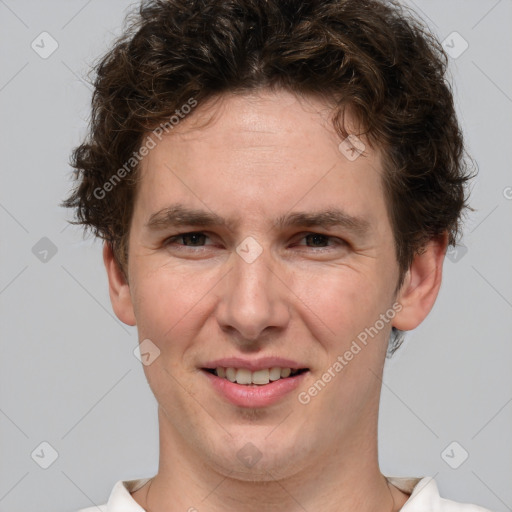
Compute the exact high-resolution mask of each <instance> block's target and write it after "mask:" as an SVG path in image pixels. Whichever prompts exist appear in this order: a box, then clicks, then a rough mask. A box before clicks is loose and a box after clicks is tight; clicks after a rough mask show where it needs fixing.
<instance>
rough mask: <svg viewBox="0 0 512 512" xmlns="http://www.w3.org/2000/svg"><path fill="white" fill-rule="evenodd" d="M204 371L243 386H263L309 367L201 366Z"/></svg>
mask: <svg viewBox="0 0 512 512" xmlns="http://www.w3.org/2000/svg"><path fill="white" fill-rule="evenodd" d="M203 370H204V371H206V372H208V373H211V374H212V375H215V376H216V377H219V378H221V379H226V380H228V381H229V382H233V383H236V384H241V385H244V386H265V385H267V384H270V383H271V382H275V381H278V380H283V379H289V378H292V377H295V376H297V375H300V374H302V373H305V372H308V371H309V368H298V369H294V368H281V367H277V366H275V367H272V368H265V369H262V370H257V371H251V370H249V369H247V368H224V367H221V366H219V367H217V368H203Z"/></svg>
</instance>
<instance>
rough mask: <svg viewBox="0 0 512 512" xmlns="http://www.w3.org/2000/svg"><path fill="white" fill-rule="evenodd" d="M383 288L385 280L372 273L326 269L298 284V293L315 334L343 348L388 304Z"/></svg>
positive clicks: (372, 321)
mask: <svg viewBox="0 0 512 512" xmlns="http://www.w3.org/2000/svg"><path fill="white" fill-rule="evenodd" d="M379 287H382V283H379V282H377V281H376V279H375V278H374V277H372V276H371V275H370V272H363V271H360V270H359V271H356V270H355V269H352V268H349V267H338V268H331V269H328V271H326V269H325V268H323V269H319V271H318V273H316V274H315V273H313V274H310V275H309V276H308V278H307V279H304V280H303V281H302V283H301V284H300V286H296V287H295V293H296V295H297V297H299V299H300V302H299V303H298V304H299V306H298V307H300V308H301V310H302V311H303V312H304V315H305V316H307V317H308V318H310V324H309V328H310V329H311V330H312V331H313V332H314V334H315V336H316V337H317V338H318V339H323V340H326V343H329V344H333V345H334V344H335V345H337V346H338V348H339V345H340V343H341V344H345V343H348V344H349V343H350V341H351V340H352V339H353V338H354V337H355V336H357V334H358V333H359V332H361V330H363V329H364V328H365V327H367V326H368V325H373V323H374V322H375V320H376V319H377V318H378V317H379V314H380V313H382V312H383V311H384V310H385V309H386V308H387V307H388V305H387V294H386V293H384V292H383V290H382V289H379ZM300 304H302V305H300ZM381 310H382V311H381Z"/></svg>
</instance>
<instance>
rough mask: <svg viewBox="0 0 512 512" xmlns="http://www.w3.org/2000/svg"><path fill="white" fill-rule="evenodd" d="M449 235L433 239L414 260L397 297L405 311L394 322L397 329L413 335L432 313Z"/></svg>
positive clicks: (445, 234) (401, 311) (402, 310)
mask: <svg viewBox="0 0 512 512" xmlns="http://www.w3.org/2000/svg"><path fill="white" fill-rule="evenodd" d="M447 245H448V234H447V233H444V234H443V235H440V236H438V237H435V238H432V239H431V240H430V241H429V242H428V243H427V245H426V246H425V247H424V248H423V250H422V251H421V252H420V253H418V254H416V255H415V256H414V259H413V261H412V264H411V267H410V268H409V270H408V272H407V275H406V277H405V280H404V283H403V285H402V287H401V288H400V291H399V293H398V296H397V302H399V303H400V304H401V306H402V309H401V310H400V312H399V313H397V315H396V316H395V318H394V320H393V327H396V328H397V329H400V330H403V331H410V330H412V329H415V328H416V327H418V325H419V324H420V323H421V322H423V320H424V319H425V318H426V316H427V315H428V314H429V313H430V311H431V309H432V307H433V306H434V303H435V301H436V298H437V294H438V293H439V289H440V287H441V280H442V275H443V262H444V256H445V253H446V248H447Z"/></svg>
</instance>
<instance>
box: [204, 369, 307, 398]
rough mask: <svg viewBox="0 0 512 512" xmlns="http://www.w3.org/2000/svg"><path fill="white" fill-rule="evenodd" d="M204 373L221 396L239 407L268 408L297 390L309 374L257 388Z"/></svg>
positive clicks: (305, 373) (304, 373)
mask: <svg viewBox="0 0 512 512" xmlns="http://www.w3.org/2000/svg"><path fill="white" fill-rule="evenodd" d="M202 372H203V373H204V374H205V375H206V377H207V378H208V379H209V380H210V382H211V384H212V386H213V387H214V388H215V390H216V391H217V392H218V393H219V394H221V395H222V396H223V397H224V398H227V399H228V400H229V401H230V402H231V403H232V404H234V405H237V406H239V407H266V406H269V405H272V404H274V403H275V402H278V401H279V400H280V399H281V398H283V397H285V396H286V395H287V394H289V393H290V392H292V391H293V390H294V389H296V388H297V386H299V384H300V383H301V381H302V380H303V379H304V377H305V376H306V375H307V374H308V373H309V372H307V371H306V372H302V373H300V374H298V375H294V376H293V377H287V378H286V379H279V380H275V381H273V382H269V383H268V384H265V385H263V386H257V385H243V384H237V383H236V382H230V381H229V380H228V379H224V378H221V377H217V376H216V375H213V374H212V373H210V372H207V371H206V370H202Z"/></svg>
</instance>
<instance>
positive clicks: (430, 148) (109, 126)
mask: <svg viewBox="0 0 512 512" xmlns="http://www.w3.org/2000/svg"><path fill="white" fill-rule="evenodd" d="M446 69H447V57H446V55H445V53H444V51H443V49H442V46H441V45H440V44H439V42H438V41H437V40H436V39H435V37H433V36H432V35H431V34H430V32H429V31H428V30H427V29H426V28H425V27H424V26H423V25H422V24H421V23H420V22H419V21H418V20H417V19H416V18H415V17H414V16H412V15H411V14H410V13H409V11H406V10H405V9H404V8H403V7H402V6H400V5H399V4H398V3H397V2H393V1H387V2H386V1H384V0H382V1H381V0H318V1H314V0H149V1H143V2H142V4H141V5H140V7H139V9H138V12H135V13H133V14H132V15H130V16H129V17H128V18H127V20H126V27H125V31H124V33H123V35H122V36H121V37H120V38H119V39H118V40H117V41H116V42H115V44H114V45H113V47H112V49H111V50H110V51H109V52H108V53H107V54H106V55H105V56H104V57H103V58H102V59H101V60H100V61H99V63H98V64H97V66H96V69H95V71H96V74H97V76H96V78H95V81H94V94H93V99H92V118H91V122H90V132H89V136H88V139H87V140H86V141H85V142H84V143H83V144H82V145H80V146H79V147H77V148H76V149H75V150H74V152H73V154H72V162H71V165H72V166H73V167H74V168H75V169H76V179H77V183H76V186H75V188H74V190H73V192H72V193H71V194H70V196H69V197H68V198H67V199H66V200H65V201H64V202H63V203H62V204H63V205H64V206H66V207H70V208H74V209H75V211H76V217H77V221H76V222H75V223H76V224H82V225H84V226H86V228H89V229H90V230H92V231H93V232H94V234H95V235H96V236H99V237H101V238H103V239H104V240H106V241H107V242H108V243H110V244H112V247H113V251H114V254H115V257H116V260H117V261H118V263H119V265H120V268H121V269H122V270H123V272H125V275H126V271H125V266H126V263H127V258H128V254H127V240H128V236H129V225H130V221H131V216H132V211H133V201H134V192H135V189H136V184H137V166H136V165H135V166H134V169H133V171H132V172H128V171H127V172H124V173H123V175H122V178H123V179H120V180H118V181H119V182H116V183H115V184H114V185H115V186H112V187H110V188H109V193H108V195H106V194H99V193H98V190H104V189H103V187H104V185H105V184H106V183H108V182H109V180H111V178H112V176H114V175H115V173H116V172H117V171H118V170H120V169H121V168H123V166H125V167H124V168H125V169H126V162H128V161H130V159H131V158H133V155H134V154H136V152H137V150H138V148H140V147H141V144H142V141H143V137H144V136H145V134H147V133H148V131H149V130H152V129H154V128H155V127H156V126H158V125H159V124H161V123H162V122H166V121H168V120H169V118H170V117H171V116H173V115H175V113H176V112H178V111H179V109H180V108H181V107H182V106H183V105H185V104H187V102H190V100H191V98H193V99H194V101H195V102H197V104H198V105H200V104H201V103H203V102H205V101H206V100H207V99H210V98H212V97H215V96H218V95H220V94H222V93H225V92H229V91H236V92H242V93H243V92H249V91H251V90H255V89H260V88H271V89H272V88H284V89H286V90H289V91H291V92H293V93H295V94H299V95H317V96H318V95H320V96H321V97H323V98H328V99H329V100H330V101H332V102H333V103H332V104H333V117H332V119H333V126H334V127H335V129H336V130H337V131H338V133H339V134H340V136H342V137H346V136H347V132H346V130H345V127H344V120H343V119H344V118H343V114H344V112H345V109H346V108H347V107H350V109H351V112H354V113H355V114H356V117H357V119H358V121H359V122H360V126H361V130H362V132H361V133H364V135H365V136H366V137H367V139H368V140H369V141H370V144H372V145H373V144H376V145H377V146H378V147H380V148H382V149H383V150H384V151H383V152H384V155H385V164H384V165H385V169H384V175H383V183H384V189H385V193H386V201H387V207H388V212H389V216H390V221H391V224H392V228H393V233H394V237H395V247H396V256H397V261H398V265H399V270H400V282H399V285H398V286H400V285H401V284H402V282H403V278H404V276H405V273H406V271H407V269H408V268H409V266H410V264H411V262H412V259H413V256H414V254H415V253H417V252H418V251H419V250H421V248H422V247H423V246H424V244H425V242H426V241H427V240H429V239H431V238H432V237H435V236H438V235H441V234H443V233H444V232H448V234H449V243H450V244H452V245H455V243H456V242H457V237H458V235H459V233H460V221H461V214H462V212H463V209H464V208H467V207H468V205H467V194H466V187H465V185H466V182H467V180H468V179H469V178H471V176H470V174H469V172H468V165H467V164H466V159H465V158H464V148H463V139H462V134H461V130H460V128H459V125H458V122H457V119H456V114H455V109H454V103H453V97H452V93H451V89H450V86H449V85H448V84H447V82H446V81H445V74H446ZM361 133H360V134H361ZM110 189H111V190H110ZM102 196H103V197H102Z"/></svg>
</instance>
